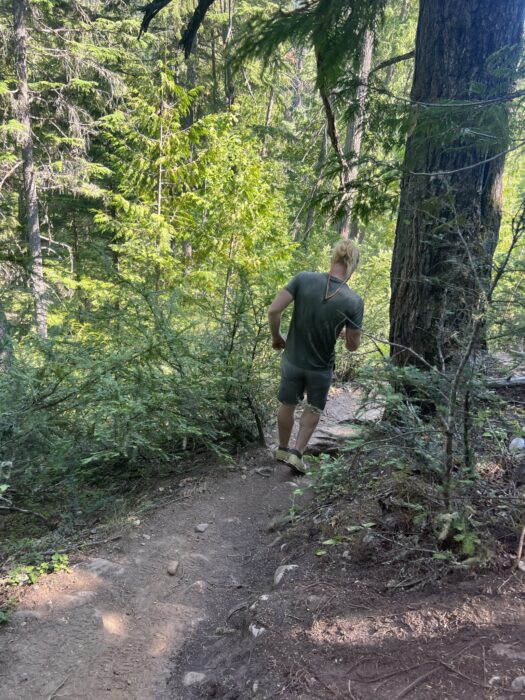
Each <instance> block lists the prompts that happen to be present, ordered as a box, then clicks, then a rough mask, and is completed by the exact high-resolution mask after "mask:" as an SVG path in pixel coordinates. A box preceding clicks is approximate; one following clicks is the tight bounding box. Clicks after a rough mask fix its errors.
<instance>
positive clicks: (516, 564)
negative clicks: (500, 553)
mask: <svg viewBox="0 0 525 700" xmlns="http://www.w3.org/2000/svg"><path fill="white" fill-rule="evenodd" d="M524 543H525V525H524V526H523V528H522V530H521V537H520V541H519V544H518V551H517V552H516V561H515V562H514V568H516V569H517V568H518V567H519V565H520V561H521V557H522V555H523V545H524Z"/></svg>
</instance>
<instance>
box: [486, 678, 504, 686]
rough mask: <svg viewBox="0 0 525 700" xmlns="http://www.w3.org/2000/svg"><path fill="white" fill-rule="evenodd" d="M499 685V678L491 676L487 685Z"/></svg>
mask: <svg viewBox="0 0 525 700" xmlns="http://www.w3.org/2000/svg"><path fill="white" fill-rule="evenodd" d="M500 683H501V676H492V678H490V679H489V685H490V686H493V685H499V684H500Z"/></svg>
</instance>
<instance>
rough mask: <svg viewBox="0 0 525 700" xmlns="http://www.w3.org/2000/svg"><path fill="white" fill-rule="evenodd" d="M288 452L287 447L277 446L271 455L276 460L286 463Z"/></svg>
mask: <svg viewBox="0 0 525 700" xmlns="http://www.w3.org/2000/svg"><path fill="white" fill-rule="evenodd" d="M289 454H290V450H289V449H288V448H287V447H278V448H277V449H276V450H275V452H274V453H273V456H274V457H275V459H276V460H277V461H278V462H284V463H285V464H287V460H288V455H289Z"/></svg>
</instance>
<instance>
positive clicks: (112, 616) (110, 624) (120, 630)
mask: <svg viewBox="0 0 525 700" xmlns="http://www.w3.org/2000/svg"><path fill="white" fill-rule="evenodd" d="M101 617H102V626H103V627H104V629H105V631H106V632H109V633H110V634H114V635H116V636H117V637H127V636H128V634H127V630H126V626H125V624H124V621H123V620H122V617H121V616H120V615H119V614H118V613H115V612H103V613H101Z"/></svg>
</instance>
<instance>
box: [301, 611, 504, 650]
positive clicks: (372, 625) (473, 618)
mask: <svg viewBox="0 0 525 700" xmlns="http://www.w3.org/2000/svg"><path fill="white" fill-rule="evenodd" d="M507 617H508V615H507V614H506V611H505V610H496V609H490V607H489V606H488V605H487V604H484V603H483V602H482V601H479V603H477V601H472V602H468V603H464V604H463V605H459V606H457V607H455V608H453V609H448V610H447V609H441V608H439V607H432V606H430V607H424V608H421V609H420V610H407V611H405V612H400V613H398V614H392V615H388V614H385V615H374V616H373V617H372V616H367V615H366V613H365V612H364V613H363V614H352V615H349V616H338V617H334V618H330V619H322V618H321V619H319V620H316V622H314V624H313V625H312V627H311V629H310V630H309V633H308V634H309V636H310V637H311V638H312V639H314V640H316V641H317V642H319V641H323V642H326V641H327V639H330V641H331V642H332V643H334V642H336V643H345V644H346V643H348V642H351V643H352V644H364V645H368V644H370V639H374V641H376V642H380V641H383V640H386V639H392V638H397V639H399V640H408V639H416V638H421V639H430V638H439V637H442V636H446V635H447V634H450V632H451V630H458V629H460V628H462V627H469V626H475V627H477V628H483V627H486V626H489V625H494V624H502V623H504V622H506V621H507V619H506V618H507Z"/></svg>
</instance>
